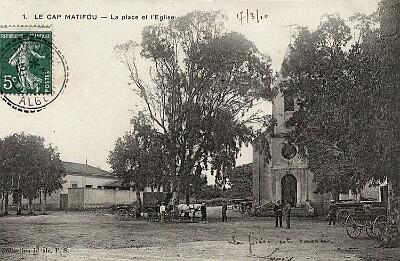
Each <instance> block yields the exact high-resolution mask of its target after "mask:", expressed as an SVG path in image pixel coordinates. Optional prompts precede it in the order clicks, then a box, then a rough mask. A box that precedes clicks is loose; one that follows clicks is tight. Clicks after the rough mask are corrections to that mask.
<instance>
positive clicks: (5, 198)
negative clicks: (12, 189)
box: [3, 191, 8, 215]
mask: <svg viewBox="0 0 400 261" xmlns="http://www.w3.org/2000/svg"><path fill="white" fill-rule="evenodd" d="M3 197H4V210H3V215H8V192H7V191H6V192H4V196H3Z"/></svg>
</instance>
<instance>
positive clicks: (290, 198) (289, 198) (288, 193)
mask: <svg viewBox="0 0 400 261" xmlns="http://www.w3.org/2000/svg"><path fill="white" fill-rule="evenodd" d="M281 187H282V202H283V204H286V203H288V202H289V203H290V204H291V205H292V206H296V204H297V180H296V178H295V177H294V176H293V175H291V174H286V175H285V176H283V177H282V180H281Z"/></svg>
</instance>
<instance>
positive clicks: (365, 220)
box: [345, 202, 387, 238]
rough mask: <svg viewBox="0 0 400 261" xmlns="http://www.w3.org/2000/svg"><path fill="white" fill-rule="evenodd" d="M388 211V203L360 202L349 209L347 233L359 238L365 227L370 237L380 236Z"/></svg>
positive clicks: (346, 223)
mask: <svg viewBox="0 0 400 261" xmlns="http://www.w3.org/2000/svg"><path fill="white" fill-rule="evenodd" d="M386 212H387V210H386V205H384V204H382V203H380V202H361V203H359V204H358V205H356V206H355V207H354V208H353V209H350V210H349V214H348V216H347V218H346V222H345V225H346V231H347V234H348V235H349V237H351V238H357V237H359V236H360V234H361V231H362V230H363V229H365V232H366V233H367V235H368V236H369V237H372V238H380V237H381V234H382V226H383V222H384V221H385V220H386Z"/></svg>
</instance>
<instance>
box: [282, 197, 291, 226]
mask: <svg viewBox="0 0 400 261" xmlns="http://www.w3.org/2000/svg"><path fill="white" fill-rule="evenodd" d="M291 211H292V205H291V204H290V202H289V201H288V202H287V203H286V204H285V209H284V215H285V219H286V228H287V229H289V228H290V212H291Z"/></svg>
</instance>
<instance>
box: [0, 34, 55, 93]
mask: <svg viewBox="0 0 400 261" xmlns="http://www.w3.org/2000/svg"><path fill="white" fill-rule="evenodd" d="M52 44H53V39H52V32H47V31H36V32H35V31H8V32H1V33H0V50H1V58H0V93H1V94H17V95H18V94H23V95H32V94H33V95H40V94H52V91H53V90H52V73H53V72H52V60H53V59H52Z"/></svg>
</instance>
